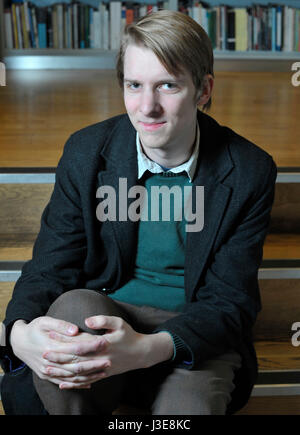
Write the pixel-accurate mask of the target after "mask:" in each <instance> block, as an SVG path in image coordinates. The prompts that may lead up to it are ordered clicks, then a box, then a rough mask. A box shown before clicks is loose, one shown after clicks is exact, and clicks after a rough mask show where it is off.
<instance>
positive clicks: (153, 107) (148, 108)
mask: <svg viewBox="0 0 300 435" xmlns="http://www.w3.org/2000/svg"><path fill="white" fill-rule="evenodd" d="M140 111H141V112H142V113H143V114H144V115H146V116H151V115H153V114H159V113H160V112H161V105H160V102H159V95H157V94H156V92H155V90H144V91H143V92H142V95H141V100H140Z"/></svg>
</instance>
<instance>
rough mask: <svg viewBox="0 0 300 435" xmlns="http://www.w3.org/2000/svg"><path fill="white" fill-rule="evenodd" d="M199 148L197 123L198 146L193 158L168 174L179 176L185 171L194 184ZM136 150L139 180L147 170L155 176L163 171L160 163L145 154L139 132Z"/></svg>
mask: <svg viewBox="0 0 300 435" xmlns="http://www.w3.org/2000/svg"><path fill="white" fill-rule="evenodd" d="M199 146H200V129H199V125H198V122H197V130H196V145H195V147H194V151H193V153H192V155H191V157H190V158H189V160H188V161H187V162H184V163H182V164H181V165H179V166H176V167H175V168H171V169H170V170H169V171H168V172H173V173H174V174H177V173H179V172H184V171H185V172H186V173H187V176H188V177H189V180H190V182H192V181H193V177H194V175H195V171H196V166H197V160H198V155H199ZM136 148H137V157H138V179H140V178H141V177H142V176H143V174H144V173H145V172H146V171H147V170H148V171H150V172H152V173H153V174H158V173H161V172H162V171H163V169H162V167H161V166H160V165H159V164H158V163H156V162H154V161H153V160H150V159H149V158H148V157H147V156H146V155H145V154H144V152H143V150H142V147H141V144H140V138H139V134H138V132H136Z"/></svg>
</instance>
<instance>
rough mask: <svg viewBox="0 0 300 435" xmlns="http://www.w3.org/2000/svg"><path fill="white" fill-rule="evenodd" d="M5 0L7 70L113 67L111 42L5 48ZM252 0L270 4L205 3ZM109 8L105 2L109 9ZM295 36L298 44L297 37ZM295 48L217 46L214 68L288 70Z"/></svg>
mask: <svg viewBox="0 0 300 435" xmlns="http://www.w3.org/2000/svg"><path fill="white" fill-rule="evenodd" d="M5 1H6V0H0V60H1V59H2V61H4V63H5V65H6V68H7V69H111V68H112V69H113V68H114V67H115V57H116V52H117V51H116V50H115V49H111V47H110V46H109V45H110V44H109V45H107V46H106V48H49V47H48V48H26V49H25V48H22V49H16V48H10V49H8V48H6V47H5V44H4V32H5V29H4V24H5V23H4V2H5ZM32 1H34V3H35V2H37V4H38V2H40V3H41V0H32ZM172 1H173V0H170V1H165V2H160V4H163V6H164V7H165V8H167V7H168V6H170V8H172V4H173V5H174V4H176V3H177V2H176V0H175V2H174V1H173V3H172ZM47 2H51V3H52V5H53V4H57V3H61V2H65V3H71V1H70V0H57V1H54V0H47ZM47 2H43V3H44V4H45V3H47ZM6 3H7V2H6ZM80 3H84V4H87V5H89V6H93V7H94V6H95V5H96V4H98V3H99V2H98V1H97V0H80ZM103 3H104V4H107V3H109V2H108V1H107V0H104V1H103ZM123 3H132V2H123ZM134 3H136V4H137V3H139V4H140V5H141V6H142V5H145V7H147V4H152V5H153V4H157V2H156V1H155V0H140V1H136V2H134ZM193 3H195V2H193V1H189V2H186V6H187V7H188V6H192V5H193ZM253 3H254V4H259V5H265V6H267V5H269V4H270V3H269V1H268V0H260V1H257V2H252V1H251V0H242V1H237V0H228V1H227V0H223V1H221V0H210V1H207V2H206V4H208V6H209V7H210V8H214V7H217V6H219V5H224V4H225V5H227V6H228V7H231V8H237V7H238V8H246V7H249V6H251V5H252V4H253ZM35 4H36V3H35ZM276 4H277V5H280V4H281V5H283V6H284V5H288V6H290V7H292V8H298V9H299V11H300V0H289V1H285V2H284V1H280V0H279V1H276ZM109 7H110V6H108V5H107V8H108V9H109ZM282 20H283V18H282ZM298 27H299V29H298V30H297V31H298V32H299V34H300V13H299V26H298ZM297 37H298V36H297ZM65 38H66V37H65ZM298 38H299V46H300V36H299V37H298ZM65 41H66V39H65ZM73 44H74V42H73ZM107 44H108V43H107ZM298 49H299V51H293V50H291V51H276V50H275V49H274V50H266V49H265V50H251V49H250V50H249V49H247V50H244V51H236V50H224V49H218V47H216V49H215V50H214V54H215V69H216V70H222V71H262V70H263V71H290V68H291V64H292V63H293V62H296V61H300V47H298Z"/></svg>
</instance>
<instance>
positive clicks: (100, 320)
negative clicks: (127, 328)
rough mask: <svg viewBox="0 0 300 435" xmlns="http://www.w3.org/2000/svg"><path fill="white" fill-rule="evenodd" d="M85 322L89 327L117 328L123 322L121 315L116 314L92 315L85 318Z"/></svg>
mask: <svg viewBox="0 0 300 435" xmlns="http://www.w3.org/2000/svg"><path fill="white" fill-rule="evenodd" d="M85 324H86V325H87V326H88V327H89V328H91V329H109V330H114V329H119V328H121V327H122V325H123V324H124V320H123V319H122V318H121V317H116V316H103V315H100V316H92V317H88V318H87V319H85Z"/></svg>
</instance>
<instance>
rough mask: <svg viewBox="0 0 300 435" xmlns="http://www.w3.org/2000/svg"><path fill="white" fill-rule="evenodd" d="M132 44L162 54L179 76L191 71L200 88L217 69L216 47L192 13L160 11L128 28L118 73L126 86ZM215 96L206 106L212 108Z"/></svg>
mask: <svg viewBox="0 0 300 435" xmlns="http://www.w3.org/2000/svg"><path fill="white" fill-rule="evenodd" d="M129 44H135V45H142V46H144V47H146V48H148V49H150V50H152V51H153V53H154V54H155V55H156V56H157V57H158V59H159V60H160V62H161V63H162V65H163V66H164V67H165V68H166V70H167V71H168V72H169V73H170V74H173V75H175V76H176V75H178V74H180V73H181V72H182V70H183V69H185V70H187V71H188V72H189V73H190V74H191V77H192V79H193V83H194V85H195V88H196V90H197V91H198V92H199V91H202V85H203V79H204V76H205V75H206V74H211V75H212V76H213V75H214V72H213V62H214V57H213V49H212V44H211V41H210V39H209V37H208V35H207V34H206V32H205V31H204V29H203V28H202V27H201V26H200V25H199V24H198V23H196V21H194V20H193V19H192V18H190V17H189V16H188V15H185V14H183V13H181V12H175V11H168V10H160V11H158V12H153V13H150V14H149V15H146V16H144V17H142V18H140V19H139V20H138V21H137V22H136V23H131V24H129V25H127V26H126V27H125V30H124V34H123V38H122V41H121V44H120V49H119V53H118V56H117V76H118V80H119V83H120V86H121V87H123V85H124V55H125V51H126V48H127V47H128V45H129ZM210 105H211V98H210V99H209V101H208V102H207V103H206V104H205V105H204V106H203V109H204V110H207V109H209V107H210Z"/></svg>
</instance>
